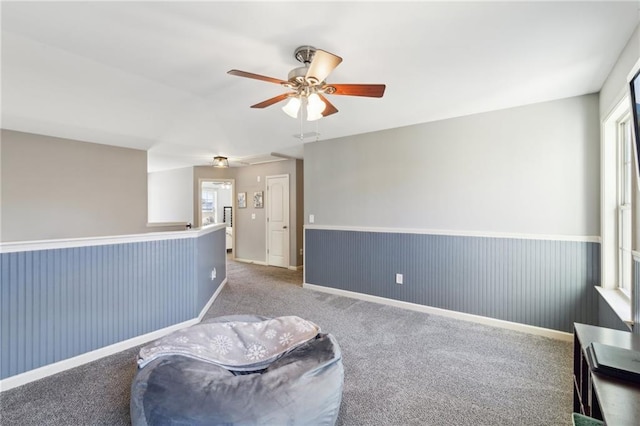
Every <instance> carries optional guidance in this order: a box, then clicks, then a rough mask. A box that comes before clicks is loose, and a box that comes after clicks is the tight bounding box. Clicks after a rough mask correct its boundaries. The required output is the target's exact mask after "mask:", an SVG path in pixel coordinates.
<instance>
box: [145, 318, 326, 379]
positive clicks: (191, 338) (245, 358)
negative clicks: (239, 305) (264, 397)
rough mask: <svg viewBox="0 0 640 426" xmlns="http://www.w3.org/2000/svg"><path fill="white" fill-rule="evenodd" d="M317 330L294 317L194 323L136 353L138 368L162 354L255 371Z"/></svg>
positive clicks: (237, 369) (230, 368) (316, 327)
mask: <svg viewBox="0 0 640 426" xmlns="http://www.w3.org/2000/svg"><path fill="white" fill-rule="evenodd" d="M319 332H320V328H319V327H318V326H317V325H315V324H314V323H312V322H311V321H307V320H304V319H302V318H300V317H297V316H286V317H278V318H273V319H267V320H264V321H259V322H243V321H230V322H221V323H208V324H198V325H194V326H191V327H188V328H185V329H183V330H179V331H176V332H174V333H171V334H169V335H168V336H165V337H163V338H161V339H159V340H156V341H155V342H153V343H151V344H150V345H148V346H145V347H144V348H142V349H141V350H140V353H139V355H138V367H139V368H142V367H144V366H145V365H147V364H148V363H149V362H151V361H153V360H154V359H156V358H158V357H160V356H163V355H184V356H188V357H191V358H196V359H200V360H203V361H207V362H211V363H214V364H217V365H220V366H221V367H224V368H227V369H229V370H234V371H256V370H261V369H264V368H267V367H268V366H269V364H271V363H272V362H273V361H275V360H276V359H278V358H279V357H281V356H282V355H283V354H285V353H287V352H288V351H291V350H292V349H294V348H296V347H298V346H299V345H301V344H303V343H305V342H307V341H309V340H311V339H313V338H314V337H316V336H317V335H318V333H319Z"/></svg>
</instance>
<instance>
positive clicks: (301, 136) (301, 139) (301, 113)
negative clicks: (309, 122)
mask: <svg viewBox="0 0 640 426" xmlns="http://www.w3.org/2000/svg"><path fill="white" fill-rule="evenodd" d="M303 111H304V108H303V107H302V102H301V103H300V114H299V115H300V142H303V141H304V133H303V132H302V124H303V123H302V122H303V118H302V116H303V115H304V112H303Z"/></svg>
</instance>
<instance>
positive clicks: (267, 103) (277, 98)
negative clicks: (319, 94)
mask: <svg viewBox="0 0 640 426" xmlns="http://www.w3.org/2000/svg"><path fill="white" fill-rule="evenodd" d="M289 95H295V92H291V93H283V94H282V95H278V96H274V97H273V98H271V99H267V100H266V101H262V102H260V103H259V104H255V105H251V108H266V107H268V106H271V105H273V104H275V103H278V102H280V101H284V100H285V99H287V98H288V97H289Z"/></svg>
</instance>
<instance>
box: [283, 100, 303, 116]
mask: <svg viewBox="0 0 640 426" xmlns="http://www.w3.org/2000/svg"><path fill="white" fill-rule="evenodd" d="M282 110H283V111H284V112H285V114H287V115H288V116H289V117H291V118H298V111H299V110H300V98H299V97H297V96H292V97H290V98H289V101H288V102H287V104H286V105H285V106H283V107H282Z"/></svg>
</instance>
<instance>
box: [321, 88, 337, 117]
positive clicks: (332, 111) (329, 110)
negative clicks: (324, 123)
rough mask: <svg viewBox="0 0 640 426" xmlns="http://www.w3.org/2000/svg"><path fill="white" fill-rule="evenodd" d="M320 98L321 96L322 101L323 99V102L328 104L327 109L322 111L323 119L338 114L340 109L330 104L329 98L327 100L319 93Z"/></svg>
mask: <svg viewBox="0 0 640 426" xmlns="http://www.w3.org/2000/svg"><path fill="white" fill-rule="evenodd" d="M318 96H320V99H322V102H324V103H325V104H327V106H326V107H325V109H324V111H322V116H323V117H326V116H328V115H331V114H335V113H336V112H338V108H336V107H335V106H333V104H332V103H331V102H329V100H328V99H327V98H325V97H324V96H322V95H321V94H319V93H318Z"/></svg>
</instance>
